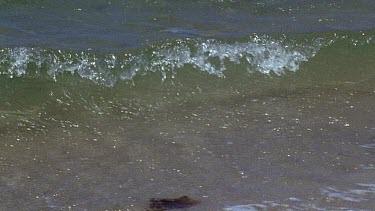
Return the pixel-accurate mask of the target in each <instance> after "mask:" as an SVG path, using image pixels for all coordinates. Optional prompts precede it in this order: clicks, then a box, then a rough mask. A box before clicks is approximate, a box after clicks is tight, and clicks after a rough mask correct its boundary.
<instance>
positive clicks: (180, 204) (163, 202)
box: [150, 196, 199, 211]
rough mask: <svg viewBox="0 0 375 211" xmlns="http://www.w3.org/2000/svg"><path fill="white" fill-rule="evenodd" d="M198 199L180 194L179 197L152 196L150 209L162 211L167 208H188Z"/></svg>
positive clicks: (196, 202)
mask: <svg viewBox="0 0 375 211" xmlns="http://www.w3.org/2000/svg"><path fill="white" fill-rule="evenodd" d="M198 203H199V201H198V200H194V199H191V198H190V197H188V196H182V197H180V198H174V199H173V198H172V199H168V198H160V199H156V198H152V199H150V209H151V210H152V211H163V210H169V209H183V208H189V207H191V206H194V205H196V204H198Z"/></svg>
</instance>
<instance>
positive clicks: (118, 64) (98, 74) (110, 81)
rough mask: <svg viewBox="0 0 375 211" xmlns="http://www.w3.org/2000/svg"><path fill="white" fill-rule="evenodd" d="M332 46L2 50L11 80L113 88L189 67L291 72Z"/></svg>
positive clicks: (189, 42)
mask: <svg viewBox="0 0 375 211" xmlns="http://www.w3.org/2000/svg"><path fill="white" fill-rule="evenodd" d="M326 45H327V42H325V41H323V39H320V38H315V39H312V40H307V41H306V40H305V41H304V42H302V43H298V42H295V41H292V40H288V39H287V38H286V37H281V38H278V39H275V38H272V37H269V36H266V35H264V36H256V35H254V36H251V37H250V38H249V39H247V40H246V41H244V42H233V43H228V42H223V41H219V40H215V39H208V40H202V39H189V38H187V39H179V40H175V41H172V42H168V43H164V44H162V45H158V46H155V45H152V46H148V47H146V48H144V49H137V50H136V51H133V52H121V53H100V52H93V51H90V50H88V51H82V52H75V51H67V50H47V49H41V48H26V47H16V48H4V49H2V50H0V73H1V74H2V75H5V76H7V77H9V78H13V77H22V76H35V75H36V76H39V75H47V76H48V77H50V78H52V79H54V80H58V78H59V77H60V76H62V75H63V74H65V73H71V74H77V75H78V76H80V77H81V78H85V79H89V80H91V81H94V82H96V83H99V84H104V85H107V86H114V85H115V84H116V82H118V81H124V80H125V81H128V80H132V79H133V78H134V77H135V76H137V75H147V74H149V73H151V72H158V73H160V74H161V79H162V80H165V79H166V78H168V77H171V78H173V77H175V75H176V74H177V72H178V71H181V70H183V69H184V68H186V67H192V68H193V69H195V70H198V71H201V72H204V73H207V74H211V75H214V76H217V77H225V71H229V70H228V66H229V65H241V68H243V67H244V69H245V70H247V71H250V72H260V73H263V74H269V73H271V72H273V73H275V74H278V75H280V74H282V73H284V72H285V71H297V70H298V69H299V68H300V65H301V63H302V62H305V61H308V60H309V59H310V58H312V57H314V56H315V54H316V53H317V52H318V51H319V49H320V48H321V47H323V46H326Z"/></svg>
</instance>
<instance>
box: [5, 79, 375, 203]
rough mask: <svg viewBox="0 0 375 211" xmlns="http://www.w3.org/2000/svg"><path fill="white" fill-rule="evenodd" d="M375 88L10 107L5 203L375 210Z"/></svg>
mask: <svg viewBox="0 0 375 211" xmlns="http://www.w3.org/2000/svg"><path fill="white" fill-rule="evenodd" d="M374 100H375V93H374V90H369V89H368V88H366V89H359V88H358V89H357V88H353V87H350V86H342V87H338V88H336V89H335V88H334V87H330V88H319V89H316V90H312V91H305V92H303V93H302V92H301V93H290V94H288V95H285V96H280V95H275V96H272V95H271V96H251V95H246V94H233V95H232V96H231V99H222V100H220V99H218V98H216V100H215V99H210V100H205V101H200V102H192V101H188V102H185V103H183V104H167V105H163V106H160V107H153V108H150V109H149V111H147V112H143V113H138V114H135V113H134V114H133V115H132V114H129V119H120V118H118V119H116V118H110V117H107V116H98V115H91V116H89V115H88V116H87V118H86V119H78V118H76V119H75V118H72V117H71V116H65V117H64V116H60V117H54V118H52V117H48V116H45V115H44V114H43V113H39V114H38V115H37V116H25V115H23V116H20V115H10V114H8V113H6V112H4V113H3V114H2V116H3V117H2V118H3V120H4V122H3V123H1V131H0V135H1V148H0V150H1V153H0V195H1V197H0V209H1V210H106V209H107V210H146V209H147V208H148V207H149V200H150V199H151V198H178V197H181V196H184V195H187V196H189V197H191V198H193V199H196V200H199V201H200V202H201V203H199V204H196V205H195V206H192V207H191V208H190V209H189V210H224V209H226V210H241V208H243V209H244V210H246V209H247V210H252V209H258V210H267V209H271V208H272V209H275V210H285V209H288V208H289V209H295V210H319V209H322V210H324V209H330V210H332V209H333V210H335V209H364V210H366V209H368V210H371V209H372V208H373V207H375V179H374V178H375V157H374V155H375V146H374V145H375V119H374V118H373V117H374V112H375V110H374V108H375V107H374V102H375V101H374ZM72 116H74V115H72ZM7 123H9V124H7Z"/></svg>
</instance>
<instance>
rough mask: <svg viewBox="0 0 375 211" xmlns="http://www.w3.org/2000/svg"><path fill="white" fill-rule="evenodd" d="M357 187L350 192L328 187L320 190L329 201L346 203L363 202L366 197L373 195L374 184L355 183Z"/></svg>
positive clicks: (374, 192) (374, 190) (374, 191)
mask: <svg viewBox="0 0 375 211" xmlns="http://www.w3.org/2000/svg"><path fill="white" fill-rule="evenodd" d="M356 185H357V186H358V187H357V188H355V189H350V190H340V189H338V188H336V187H328V188H325V189H323V190H322V194H323V195H325V196H327V197H328V199H329V200H330V201H335V200H343V201H348V202H363V201H367V200H368V199H367V198H366V196H368V195H369V194H375V184H365V183H357V184H356Z"/></svg>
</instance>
